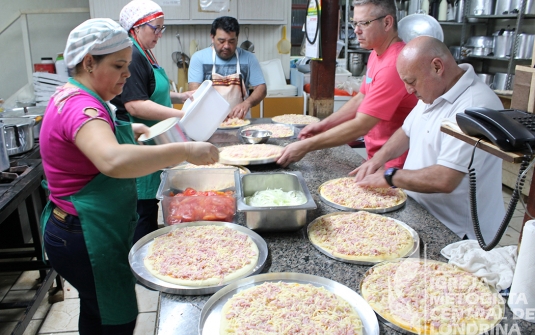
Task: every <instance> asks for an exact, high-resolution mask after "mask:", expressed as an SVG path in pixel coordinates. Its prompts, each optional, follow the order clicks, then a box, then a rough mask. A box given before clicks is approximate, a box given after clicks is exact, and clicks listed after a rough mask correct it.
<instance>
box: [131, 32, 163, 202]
mask: <svg viewBox="0 0 535 335" xmlns="http://www.w3.org/2000/svg"><path fill="white" fill-rule="evenodd" d="M131 39H132V43H134V45H135V46H136V48H137V49H138V50H139V51H140V52H141V54H142V55H144V56H145V58H146V59H147V62H149V63H150V61H149V59H148V58H147V56H146V55H145V52H143V49H141V47H140V46H139V44H138V43H137V42H136V40H135V39H133V38H131ZM152 69H153V70H154V79H155V81H156V86H155V87H154V92H153V93H152V95H151V96H150V100H151V101H153V102H155V103H157V104H160V105H163V106H166V107H172V106H173V105H172V104H171V95H170V94H169V78H167V75H166V74H165V71H164V69H163V68H161V67H159V66H157V65H153V67H152ZM129 116H130V121H131V122H135V123H143V124H145V125H147V126H148V127H151V126H153V125H155V124H156V123H158V122H159V121H154V120H144V119H139V118H136V117H133V116H132V115H129ZM161 173H162V172H161V171H157V172H154V173H152V174H149V175H147V176H144V177H140V178H136V185H137V196H138V198H139V199H155V198H156V193H157V192H158V187H159V186H160V175H161Z"/></svg>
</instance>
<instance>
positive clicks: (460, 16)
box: [454, 0, 464, 22]
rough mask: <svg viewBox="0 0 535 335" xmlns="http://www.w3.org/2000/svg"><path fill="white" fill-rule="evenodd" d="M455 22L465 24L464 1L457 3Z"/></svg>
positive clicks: (457, 0)
mask: <svg viewBox="0 0 535 335" xmlns="http://www.w3.org/2000/svg"><path fill="white" fill-rule="evenodd" d="M454 10H455V21H457V22H463V21H464V0H456V1H455V6H454Z"/></svg>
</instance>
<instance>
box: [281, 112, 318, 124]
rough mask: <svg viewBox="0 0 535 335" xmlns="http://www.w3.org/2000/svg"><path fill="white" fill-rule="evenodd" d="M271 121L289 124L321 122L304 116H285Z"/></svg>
mask: <svg viewBox="0 0 535 335" xmlns="http://www.w3.org/2000/svg"><path fill="white" fill-rule="evenodd" d="M271 120H273V121H275V122H279V123H287V124H311V123H315V122H320V119H318V118H317V117H315V116H310V115H303V114H284V115H278V116H274V117H272V118H271Z"/></svg>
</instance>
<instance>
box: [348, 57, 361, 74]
mask: <svg viewBox="0 0 535 335" xmlns="http://www.w3.org/2000/svg"><path fill="white" fill-rule="evenodd" d="M363 69H364V54H362V53H359V52H350V53H349V72H351V75H352V76H354V77H358V76H360V75H361V74H362V70H363Z"/></svg>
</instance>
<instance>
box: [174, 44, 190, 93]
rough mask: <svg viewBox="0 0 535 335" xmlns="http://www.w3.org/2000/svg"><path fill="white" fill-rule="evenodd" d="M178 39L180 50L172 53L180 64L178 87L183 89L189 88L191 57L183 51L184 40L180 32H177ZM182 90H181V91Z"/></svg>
mask: <svg viewBox="0 0 535 335" xmlns="http://www.w3.org/2000/svg"><path fill="white" fill-rule="evenodd" d="M176 38H177V40H178V46H179V47H180V49H179V51H175V52H173V54H172V55H171V56H172V57H173V61H174V62H175V64H176V65H177V66H178V78H177V83H176V84H177V88H178V89H179V91H180V89H181V88H182V91H187V90H188V67H189V61H190V59H189V57H188V55H186V54H185V53H184V52H183V50H184V49H183V48H182V42H181V41H180V34H176ZM180 92H181V91H180Z"/></svg>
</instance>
